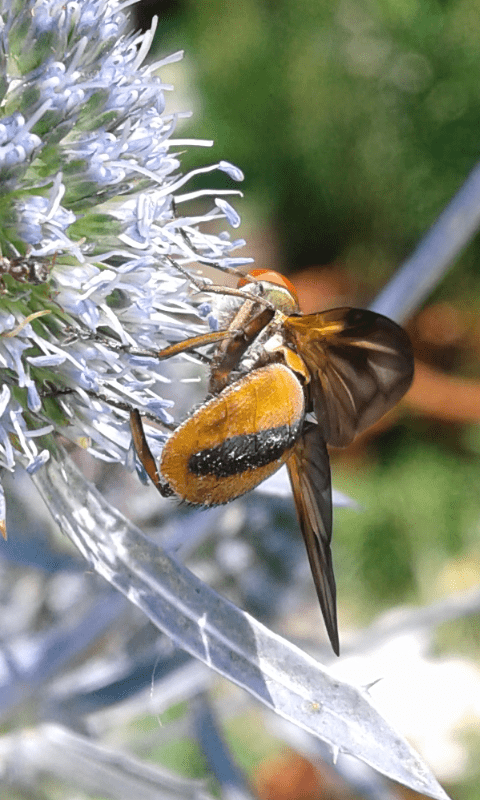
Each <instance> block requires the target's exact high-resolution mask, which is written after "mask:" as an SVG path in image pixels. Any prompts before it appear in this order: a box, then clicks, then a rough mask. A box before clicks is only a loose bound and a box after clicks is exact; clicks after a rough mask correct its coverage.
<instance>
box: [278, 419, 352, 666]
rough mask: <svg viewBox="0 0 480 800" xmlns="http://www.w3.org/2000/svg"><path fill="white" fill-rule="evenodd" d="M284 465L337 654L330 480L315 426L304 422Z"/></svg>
mask: <svg viewBox="0 0 480 800" xmlns="http://www.w3.org/2000/svg"><path fill="white" fill-rule="evenodd" d="M287 467H288V473H289V475H290V481H291V484H292V490H293V499H294V501H295V507H296V509H297V516H298V520H299V522H300V528H301V531H302V535H303V538H304V541H305V545H306V548H307V554H308V560H309V562H310V568H311V570H312V575H313V580H314V583H315V588H316V590H317V595H318V599H319V601H320V607H321V609H322V614H323V618H324V620H325V627H326V629H327V633H328V636H329V639H330V642H331V644H332V647H333V649H334V651H335V653H336V654H337V656H338V655H339V652H340V644H339V640H338V625H337V604H336V588H335V576H334V574H333V564H332V554H331V551H330V542H331V539H332V482H331V477H330V462H329V458H328V453H327V447H326V445H325V442H324V441H323V439H322V437H321V435H320V430H319V427H318V425H309V424H307V426H306V428H305V430H304V433H303V435H302V436H301V437H300V439H299V440H298V442H297V443H296V445H295V447H294V448H293V453H292V455H291V457H290V458H289V460H288V461H287Z"/></svg>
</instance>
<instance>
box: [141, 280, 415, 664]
mask: <svg viewBox="0 0 480 800" xmlns="http://www.w3.org/2000/svg"><path fill="white" fill-rule="evenodd" d="M250 275H251V276H252V277H253V278H257V279H259V280H258V281H257V282H256V283H247V281H246V280H245V279H242V281H240V283H239V286H240V287H242V286H243V287H244V288H242V293H243V292H244V293H245V299H244V300H242V302H241V304H240V306H239V308H238V309H237V310H236V311H235V312H232V314H231V316H230V319H229V321H228V326H227V328H226V329H225V330H224V331H220V332H216V333H210V334H205V335H204V336H197V337H192V338H190V339H187V340H186V341H184V342H181V343H179V344H175V345H171V346H170V347H167V348H165V349H164V350H162V351H160V352H159V353H158V357H159V358H169V357H171V356H173V355H175V354H177V353H181V352H184V351H186V350H193V349H196V348H198V347H202V346H204V345H208V344H216V348H215V351H214V354H213V358H212V361H211V370H210V383H209V396H208V398H207V400H206V402H205V403H204V404H203V405H201V406H200V407H199V408H197V409H196V410H194V411H193V412H192V413H191V414H190V415H189V416H188V417H187V419H186V420H185V421H184V422H183V423H182V424H181V425H179V426H178V427H177V428H176V429H175V430H174V432H173V433H172V435H171V436H170V437H169V439H168V440H167V442H166V444H165V447H164V449H163V452H162V455H161V458H160V461H159V463H158V465H157V463H156V462H155V459H154V458H153V456H152V454H151V452H150V449H149V446H148V444H147V441H146V438H145V434H144V430H143V425H142V422H141V418H140V415H139V413H138V411H136V410H135V411H132V412H131V427H132V434H133V439H134V443H135V447H136V450H137V453H138V455H139V458H140V460H141V461H142V464H143V466H144V467H145V469H146V471H147V473H148V475H149V476H150V478H151V479H152V481H153V482H154V484H155V486H156V487H157V489H158V490H159V491H160V492H161V493H162V494H163V495H164V496H169V495H174V496H177V497H178V498H181V499H182V500H185V501H187V502H189V503H194V504H198V505H203V506H211V505H218V504H222V503H227V502H229V501H230V500H233V499H235V498H236V497H240V496H241V495H243V494H245V493H246V492H249V491H250V490H251V489H254V488H255V487H256V486H258V485H259V484H260V483H261V482H262V481H264V480H265V478H267V477H269V476H270V475H272V474H273V473H274V472H276V470H278V469H279V468H280V467H281V466H282V465H283V464H286V465H287V469H288V472H289V476H290V481H291V484H292V490H293V496H294V501H295V506H296V510H297V515H298V519H299V522H300V528H301V530H302V534H303V537H304V541H305V545H306V548H307V553H308V558H309V561H310V567H311V570H312V574H313V579H314V582H315V587H316V590H317V594H318V598H319V601H320V606H321V609H322V613H323V617H324V620H325V625H326V628H327V632H328V635H329V638H330V642H331V644H332V647H333V649H334V651H335V653H337V654H338V653H339V638H338V626H337V614H336V589H335V578H334V574H333V564H332V557H331V551H330V542H331V536H332V496H331V495H332V492H331V478H330V465H329V458H328V452H327V447H326V445H327V444H330V445H333V446H335V447H344V446H346V445H348V444H349V443H350V442H351V441H352V440H353V439H354V438H355V436H356V435H357V434H358V433H360V432H361V431H363V430H365V429H366V428H368V427H369V426H370V425H372V424H373V423H374V422H376V421H377V420H378V419H380V417H382V416H383V414H384V413H385V412H386V411H388V410H389V409H391V408H392V407H393V406H394V405H395V404H396V403H397V402H398V401H399V400H400V398H401V397H402V396H403V395H404V393H405V392H406V390H407V389H408V387H409V386H410V383H411V381H412V377H413V355H412V350H411V345H410V341H409V339H408V336H407V334H406V333H405V332H404V331H403V330H402V328H400V327H399V326H398V325H397V324H396V323H394V322H392V321H391V320H389V319H387V318H386V317H383V316H382V315H380V314H376V313H374V312H372V311H365V310H358V309H352V308H340V309H333V310H330V311H325V312H321V313H317V314H308V315H302V314H301V313H300V311H299V307H298V301H297V298H296V294H295V290H294V288H293V286H292V285H291V284H290V282H289V281H287V280H286V279H285V278H283V276H281V275H279V274H278V273H274V272H270V271H267V270H256V271H255V272H253V273H250ZM233 293H234V294H235V293H236V294H239V292H235V291H234V292H233ZM242 297H243V294H242Z"/></svg>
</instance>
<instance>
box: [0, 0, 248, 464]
mask: <svg viewBox="0 0 480 800" xmlns="http://www.w3.org/2000/svg"><path fill="white" fill-rule="evenodd" d="M128 5H129V4H128V3H121V2H117V0H76V1H74V2H70V0H67V2H65V0H58V2H57V0H27V2H22V3H19V2H11V0H0V98H1V101H2V102H1V109H0V180H1V186H2V196H1V200H0V205H1V213H0V255H1V259H0V275H1V278H0V364H1V369H2V373H1V374H2V380H1V383H0V465H1V466H3V467H4V468H7V469H10V470H11V469H13V467H14V466H15V463H16V461H17V460H19V461H20V462H21V463H22V464H23V465H24V466H26V467H27V469H28V470H30V471H35V470H36V469H37V468H38V467H39V466H41V465H42V464H43V463H45V461H46V460H47V459H48V458H49V457H50V455H51V452H52V449H53V448H54V436H53V435H54V433H56V432H61V433H62V434H63V435H64V436H67V437H69V438H70V439H72V440H74V441H76V442H80V443H82V444H83V446H85V447H86V448H87V449H88V450H89V451H91V452H92V453H94V454H95V455H97V456H100V457H101V458H103V459H105V460H107V461H124V460H125V459H126V456H127V452H128V450H129V447H130V432H129V429H128V425H127V422H126V417H127V415H126V413H125V411H122V410H121V409H120V408H119V407H118V406H119V404H121V403H124V404H127V405H130V404H133V405H136V406H139V407H141V408H143V409H144V410H146V411H150V412H151V413H154V414H155V415H156V416H158V417H159V418H160V419H163V420H164V421H168V420H169V419H171V418H170V416H169V413H168V411H167V408H168V406H169V405H170V401H164V400H162V397H161V395H160V392H159V390H160V388H161V386H162V380H165V378H162V374H161V367H159V366H158V364H156V363H155V361H154V360H153V359H150V360H149V359H147V360H145V359H144V360H143V361H139V360H138V359H137V360H136V361H135V358H134V357H133V356H132V355H131V352H130V350H131V348H132V347H141V348H143V349H145V348H149V349H155V348H157V349H158V348H160V347H162V346H164V345H165V344H167V343H168V342H169V341H174V340H178V339H180V338H183V337H184V336H185V335H186V333H187V334H188V332H189V330H191V331H192V332H197V326H196V325H195V315H197V317H198V319H197V322H200V314H201V309H200V310H198V308H197V310H196V309H195V307H194V306H192V303H191V302H190V299H189V293H188V292H189V287H188V282H187V281H186V280H185V278H184V277H182V275H180V274H179V273H178V271H177V270H176V269H175V264H180V265H182V266H183V267H185V266H188V265H190V264H192V265H193V264H198V263H202V264H215V265H217V266H219V267H220V268H221V269H222V268H224V269H228V268H229V267H231V266H232V265H235V264H237V263H247V262H248V261H249V259H235V258H232V257H231V251H232V250H233V249H234V248H235V247H237V246H238V245H239V244H241V242H232V241H231V240H230V238H229V236H228V234H226V233H223V234H221V235H219V236H217V235H213V234H209V233H208V232H205V231H204V230H203V229H202V226H203V225H204V223H206V222H208V221H210V220H213V219H217V218H219V217H224V218H226V220H227V222H228V224H229V225H231V226H233V227H236V226H237V225H238V223H239V219H238V215H237V214H236V212H235V211H234V209H233V208H232V207H231V206H230V204H229V203H228V202H226V201H225V199H224V198H223V197H220V195H225V194H228V193H231V192H228V191H226V190H223V191H220V192H214V191H213V190H212V191H205V192H194V191H191V192H188V182H189V180H190V178H191V177H192V176H193V175H194V174H196V173H198V172H208V171H210V170H214V169H221V170H223V171H225V172H227V173H228V174H229V175H230V176H231V177H232V178H233V179H234V180H241V178H242V175H241V173H240V171H239V170H237V169H236V168H235V167H233V166H232V165H230V164H228V163H227V162H221V163H220V164H216V165H213V166H211V167H205V168H203V169H199V170H194V171H193V172H191V173H189V174H183V173H182V170H181V163H180V160H181V152H182V151H183V150H184V149H185V147H187V146H189V145H199V144H200V145H206V144H209V143H207V142H193V141H190V140H185V139H179V138H177V139H175V138H173V137H174V133H175V128H176V124H177V121H178V119H179V118H180V117H182V116H188V114H185V113H166V111H165V93H166V92H167V91H170V90H171V88H172V87H171V86H168V85H166V84H164V83H163V82H162V78H161V68H162V65H164V64H165V63H167V62H169V61H175V60H178V59H179V58H180V57H181V53H176V54H175V55H173V56H171V57H170V58H167V59H164V60H163V61H161V62H159V63H157V64H154V65H149V66H145V65H144V64H143V62H144V59H145V56H146V55H147V52H148V49H149V46H150V43H151V39H152V35H153V33H152V32H149V33H147V34H142V35H137V34H132V33H129V32H128V29H127V15H126V13H125V11H126V8H127V6H128ZM202 194H203V195H212V198H211V201H208V202H209V203H210V204H211V205H210V210H208V211H207V212H206V213H205V214H203V216H199V215H198V211H195V214H194V213H193V211H192V212H191V214H190V215H189V212H188V207H189V201H191V200H193V199H196V198H197V197H198V196H200V195H202ZM183 209H187V210H186V212H185V213H183V214H182V213H181V211H180V210H182V211H183ZM187 315H188V319H189V320H190V323H189V324H188V325H187V324H186V323H185V321H184V320H185V319H186V318H187ZM192 320H193V322H192ZM189 325H190V327H189ZM192 326H193V327H192ZM113 345H115V346H113ZM159 370H160V373H159Z"/></svg>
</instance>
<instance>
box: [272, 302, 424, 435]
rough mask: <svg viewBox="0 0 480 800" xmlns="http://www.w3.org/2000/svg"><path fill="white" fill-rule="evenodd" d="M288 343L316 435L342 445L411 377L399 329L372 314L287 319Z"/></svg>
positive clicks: (351, 311)
mask: <svg viewBox="0 0 480 800" xmlns="http://www.w3.org/2000/svg"><path fill="white" fill-rule="evenodd" d="M285 328H286V330H287V332H288V336H289V338H290V341H291V342H292V343H293V344H294V346H295V349H296V350H297V352H299V353H300V354H301V356H302V358H303V360H304V361H305V363H306V364H307V367H308V370H309V372H310V374H311V382H310V397H311V402H312V404H313V409H314V411H315V415H316V417H317V421H318V424H319V425H320V430H321V432H322V436H323V438H324V439H325V441H326V442H327V443H328V444H331V445H333V446H335V447H345V446H346V445H348V444H350V442H351V441H352V440H353V439H354V438H355V436H356V435H357V434H358V433H361V431H364V430H366V428H368V427H370V425H373V423H374V422H377V421H378V420H379V419H380V418H381V417H383V415H384V414H385V413H386V412H387V411H389V410H390V409H391V408H393V407H394V406H395V405H396V404H397V403H398V401H399V400H400V399H401V398H402V397H403V395H404V394H405V392H406V391H407V389H408V388H409V386H410V384H411V382H412V379H413V352H412V346H411V344H410V340H409V338H408V336H407V334H406V333H405V331H404V330H403V329H402V328H400V326H399V325H397V324H396V323H395V322H393V321H392V320H391V319H388V318H387V317H384V316H382V315H381V314H376V313H375V312H373V311H365V310H360V309H355V308H334V309H332V310H330V311H325V312H322V313H320V314H307V315H304V316H299V317H294V316H291V317H288V318H287V320H286V321H285Z"/></svg>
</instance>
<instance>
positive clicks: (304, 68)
mask: <svg viewBox="0 0 480 800" xmlns="http://www.w3.org/2000/svg"><path fill="white" fill-rule="evenodd" d="M137 13H138V14H139V16H138V21H140V22H141V23H142V24H143V25H144V26H145V27H146V26H147V25H148V24H149V23H148V19H149V15H151V14H158V15H159V18H160V19H159V26H158V33H157V42H158V44H157V54H158V55H159V56H160V55H166V54H168V53H170V52H172V51H173V50H175V49H185V51H186V58H185V62H184V66H183V67H180V68H179V65H174V66H173V67H172V70H171V78H172V82H174V83H175V85H176V89H177V90H179V94H180V97H182V91H185V95H184V100H185V102H184V105H183V107H185V108H191V107H192V106H193V110H194V116H193V118H192V121H191V122H190V123H189V124H187V125H186V126H184V127H183V128H182V134H186V133H187V132H188V133H190V135H192V136H195V137H197V138H212V139H214V140H215V146H214V148H213V151H212V150H211V149H202V148H199V149H194V151H193V152H192V151H190V152H188V153H186V157H185V158H184V160H183V164H184V167H185V169H187V168H188V166H191V167H198V166H199V165H200V164H202V163H205V164H207V163H212V161H214V160H219V159H221V158H224V159H227V160H229V161H232V162H233V163H234V164H236V165H237V166H239V167H240V168H241V169H242V170H243V171H244V173H245V176H246V179H245V182H244V184H243V186H242V187H241V188H242V190H243V191H244V192H245V199H244V200H241V201H238V202H237V201H236V200H234V201H233V202H234V205H235V207H236V208H237V209H238V210H239V211H240V213H241V214H242V219H243V225H242V228H241V229H240V235H241V236H243V237H244V238H246V240H247V247H246V248H245V251H244V252H245V253H246V254H247V255H248V254H250V253H252V254H253V255H255V257H256V259H257V262H258V265H259V266H267V265H270V266H272V267H273V268H275V269H278V270H281V271H283V272H286V273H290V274H291V276H292V279H293V281H295V274H296V273H298V272H299V271H302V270H305V269H306V268H311V267H315V269H317V268H321V269H319V271H318V273H317V274H318V282H319V283H320V284H321V286H322V287H323V288H322V290H323V289H324V287H325V286H327V290H326V291H327V294H328V292H330V293H331V294H332V296H333V297H335V298H338V297H341V298H342V299H343V298H347V301H348V302H355V301H356V302H357V303H358V304H365V303H367V302H368V301H369V300H370V299H371V298H372V297H373V296H374V295H375V293H376V291H377V290H379V289H380V288H381V287H382V286H383V285H384V283H385V282H386V281H387V280H388V278H389V277H390V276H391V275H392V274H393V272H394V270H395V269H396V268H397V266H398V265H399V264H400V263H401V262H402V260H403V259H404V258H405V257H407V256H408V255H409V254H410V253H411V252H412V250H413V249H414V247H415V246H416V244H417V243H418V241H419V240H420V239H421V237H422V236H423V234H424V233H425V232H426V231H427V230H428V228H429V227H430V225H431V224H432V223H433V222H434V221H435V219H436V218H437V216H438V215H439V213H440V212H441V211H442V209H443V208H444V207H445V205H446V204H447V203H448V202H449V200H450V199H451V197H452V196H453V194H454V193H455V192H456V191H457V190H458V189H459V187H460V186H461V185H462V183H463V181H464V180H465V178H466V177H467V175H468V173H469V172H470V170H471V169H472V168H473V166H474V165H475V164H476V163H477V161H478V160H479V157H480V0H451V1H449V0H443V1H441V0H379V1H378V2H353V1H351V0H340V2H335V3H332V2H326V1H325V0H235V1H234V2H220V0H207V1H206V2H198V1H197V2H194V0H183V1H180V0H179V1H178V2H163V3H160V2H157V3H152V4H151V5H150V6H148V5H147V4H145V3H144V4H142V5H141V6H140V7H139V9H137ZM142 15H143V16H142ZM182 70H183V71H182ZM179 78H180V80H179ZM182 81H184V86H182ZM184 87H188V88H184ZM176 103H177V107H178V94H177V97H176ZM222 179H223V178H222V176H219V178H218V179H217V178H215V185H216V186H219V187H222V185H223V186H225V187H228V186H231V183H229V181H228V178H225V179H224V184H222ZM204 185H209V186H212V185H213V183H212V180H211V176H207V177H206V179H205V182H204ZM479 247H480V241H479V239H478V237H477V238H476V239H475V240H474V241H473V242H472V243H471V244H470V245H469V247H468V248H467V250H466V251H465V252H464V254H463V255H462V257H461V258H460V259H459V260H458V262H457V263H456V264H455V265H454V266H453V268H452V270H451V271H450V272H449V274H448V275H447V276H446V277H445V279H444V280H443V282H442V283H441V284H440V285H439V286H438V287H437V289H436V290H435V292H434V293H433V294H432V296H431V297H430V298H429V299H428V302H427V303H426V308H425V309H423V310H422V311H419V313H418V314H417V316H416V318H415V319H414V320H411V321H410V322H409V325H408V328H409V331H410V333H411V335H412V339H413V342H414V346H415V350H416V353H417V355H418V357H419V359H420V361H421V362H422V363H424V364H427V365H429V366H430V367H432V368H433V369H434V370H435V371H436V374H437V377H438V380H439V381H440V382H441V381H442V376H444V377H445V380H447V378H448V376H449V375H450V376H460V377H461V376H464V377H466V378H469V379H470V380H471V384H469V385H468V388H469V389H470V388H471V389H472V390H473V391H476V390H477V389H479V387H478V386H477V380H478V377H479V374H480V325H479V323H478V316H479V315H478V310H479V298H480V268H479V264H480V252H479ZM309 275H310V278H311V275H312V273H311V272H310V273H309ZM300 277H301V276H300ZM307 285H308V286H309V287H310V289H309V291H311V292H312V293H313V294H314V293H315V280H314V281H313V283H309V284H307ZM318 302H319V303H320V302H321V298H319V300H318ZM333 304H334V303H333V302H332V305H333ZM335 304H339V305H340V304H341V303H340V302H338V303H337V302H336V303H335ZM420 383H421V382H420ZM446 385H447V389H448V386H449V384H446ZM454 389H455V391H454ZM461 391H462V389H461V386H460V387H457V386H455V387H453V386H452V390H451V392H452V393H451V402H450V403H449V405H450V406H451V407H450V408H449V409H448V414H446V415H445V414H443V413H442V411H441V410H440V411H439V412H438V411H435V410H432V409H431V408H430V406H429V403H428V402H427V401H428V400H429V399H430V398H428V397H427V395H428V393H429V392H430V393H431V390H430V389H428V387H425V388H424V390H423V396H424V399H423V400H422V386H421V385H419V387H418V389H417V393H416V397H415V399H414V401H412V402H410V405H408V404H405V405H404V406H403V408H402V410H401V413H400V415H398V416H397V417H396V418H395V419H394V420H392V421H391V423H390V424H389V425H388V426H383V428H382V430H380V431H379V432H378V433H377V435H376V436H375V437H373V436H372V437H369V438H368V439H367V440H366V441H364V442H362V443H360V445H358V446H356V447H354V449H353V450H352V451H351V452H349V453H347V454H345V455H343V456H342V455H338V456H337V455H334V458H333V461H334V463H333V473H334V483H335V485H336V486H337V488H339V489H342V490H344V491H345V492H346V493H348V494H350V496H352V497H354V498H355V499H356V500H358V501H359V502H360V503H361V504H362V505H363V506H364V509H365V510H364V512H363V513H360V514H359V513H355V512H351V511H337V512H336V518H335V524H334V554H335V564H336V574H337V581H338V586H339V618H340V628H342V626H343V627H348V625H349V624H350V623H351V624H352V625H364V624H367V623H368V622H369V621H370V620H371V619H373V618H374V616H375V615H377V614H378V613H379V612H380V611H382V610H386V609H389V608H391V607H392V606H394V605H396V604H402V603H407V604H409V603H410V604H427V603H430V602H433V601H434V600H435V599H439V598H441V597H444V596H447V595H449V594H451V593H453V592H456V591H461V590H463V589H466V588H468V587H470V586H473V585H476V584H477V583H478V581H479V576H480V525H479V520H480V429H479V427H478V421H479V420H480V404H479V406H478V413H477V414H476V413H475V407H474V409H473V411H472V410H471V409H470V411H469V412H468V413H467V412H461V413H460V412H459V413H458V416H456V414H455V408H456V407H457V399H459V404H460V405H461V403H460V400H461V399H462V398H461V395H460V394H459V392H460V393H461ZM424 401H425V402H424ZM446 417H447V418H446ZM437 647H438V650H439V652H442V653H444V654H445V653H449V652H450V653H459V652H462V653H464V654H469V655H470V656H472V657H473V658H474V660H475V661H476V663H478V659H479V656H480V635H479V617H478V616H476V617H470V618H468V619H466V620H464V621H462V622H457V623H452V624H448V625H447V624H446V625H444V626H442V627H441V628H440V629H439V630H438V632H437ZM474 739H475V740H476V741H477V744H476V745H475V746H474V747H473V751H472V752H474V751H476V752H477V753H478V752H480V748H479V747H478V744H479V743H480V739H478V733H477V734H475V736H474ZM472 776H473V777H472ZM478 777H480V767H478V760H477V763H476V766H475V767H473V768H472V770H470V779H469V780H470V784H469V787H468V791H467V789H466V787H464V789H462V788H461V787H457V789H456V796H468V797H477V796H478V797H480V789H478V783H479V782H478V781H477V778H478ZM475 787H477V788H475Z"/></svg>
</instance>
